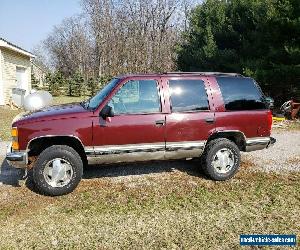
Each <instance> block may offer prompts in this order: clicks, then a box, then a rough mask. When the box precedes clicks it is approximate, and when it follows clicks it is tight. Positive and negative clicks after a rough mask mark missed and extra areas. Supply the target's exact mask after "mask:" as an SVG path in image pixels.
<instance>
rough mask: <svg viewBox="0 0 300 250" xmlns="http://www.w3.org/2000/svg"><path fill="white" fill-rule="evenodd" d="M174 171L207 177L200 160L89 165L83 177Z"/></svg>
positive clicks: (92, 177)
mask: <svg viewBox="0 0 300 250" xmlns="http://www.w3.org/2000/svg"><path fill="white" fill-rule="evenodd" d="M174 171H180V172H185V173H187V174H189V175H191V176H197V177H200V178H205V179H206V177H205V176H204V174H203V173H202V171H201V165H200V162H199V161H197V160H190V161H186V160H176V161H175V160H174V161H150V162H134V163H118V164H107V165H89V166H86V167H85V169H84V173H83V179H94V178H103V177H122V176H132V175H140V176H142V175H149V174H157V173H163V172H174Z"/></svg>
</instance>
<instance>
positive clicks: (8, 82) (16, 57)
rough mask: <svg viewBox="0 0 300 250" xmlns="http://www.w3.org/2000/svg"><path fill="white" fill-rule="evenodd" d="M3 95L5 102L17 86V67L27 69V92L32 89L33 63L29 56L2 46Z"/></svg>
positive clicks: (7, 101) (6, 102)
mask: <svg viewBox="0 0 300 250" xmlns="http://www.w3.org/2000/svg"><path fill="white" fill-rule="evenodd" d="M1 55H2V56H1V65H2V82H3V96H4V102H5V104H8V103H9V101H10V98H11V89H12V88H14V87H16V68H17V67H21V68H24V69H25V74H26V78H27V84H28V86H27V94H28V91H30V89H31V63H30V58H29V57H28V56H25V55H22V54H19V53H17V52H14V51H12V50H9V49H5V48H1Z"/></svg>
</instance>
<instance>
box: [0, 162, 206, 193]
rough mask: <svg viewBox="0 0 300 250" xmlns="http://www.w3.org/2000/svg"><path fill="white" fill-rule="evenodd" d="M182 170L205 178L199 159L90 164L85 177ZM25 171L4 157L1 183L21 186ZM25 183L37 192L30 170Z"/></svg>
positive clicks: (85, 170)
mask: <svg viewBox="0 0 300 250" xmlns="http://www.w3.org/2000/svg"><path fill="white" fill-rule="evenodd" d="M174 171H180V172H185V173H187V174H189V175H191V176H197V177H199V178H205V179H206V176H205V175H203V173H202V171H201V166H200V162H199V161H197V160H190V161H186V160H176V161H175V160H174V161H150V162H134V163H118V164H106V165H88V166H86V167H85V168H84V172H83V177H82V178H83V179H98V178H105V177H106V178H109V177H122V176H124V177H125V176H138V175H139V176H144V175H151V174H158V173H164V172H165V173H168V172H174ZM24 175H25V171H24V170H23V169H16V168H13V167H11V166H9V164H8V163H7V161H6V160H5V159H4V160H3V161H2V163H1V168H0V184H3V185H9V186H13V187H20V184H19V181H20V180H24ZM25 185H26V186H27V188H29V189H30V190H31V191H33V192H37V190H36V188H35V187H34V184H33V182H32V171H28V175H27V178H26V180H25Z"/></svg>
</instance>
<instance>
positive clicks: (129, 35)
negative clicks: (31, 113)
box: [34, 0, 300, 105]
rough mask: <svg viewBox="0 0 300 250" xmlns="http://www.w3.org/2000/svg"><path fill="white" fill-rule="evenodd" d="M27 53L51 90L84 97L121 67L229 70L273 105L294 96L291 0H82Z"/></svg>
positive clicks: (296, 22) (297, 19)
mask: <svg viewBox="0 0 300 250" xmlns="http://www.w3.org/2000/svg"><path fill="white" fill-rule="evenodd" d="M81 6H82V13H80V14H78V15H76V16H73V17H70V18H68V19H66V20H64V21H63V22H62V23H61V24H60V25H59V26H56V27H54V29H53V32H52V33H51V34H49V36H48V37H47V38H46V39H45V41H43V43H42V44H41V46H40V47H39V48H38V49H36V50H35V51H34V52H35V53H36V54H38V57H37V61H39V62H40V63H43V64H46V65H47V66H48V67H49V68H51V70H52V73H50V74H48V76H47V82H48V85H49V89H50V91H52V93H54V94H59V87H60V86H67V89H68V91H67V94H68V95H86V94H87V95H92V94H94V93H95V91H96V90H97V89H99V84H100V83H104V82H105V81H106V80H107V79H109V78H110V77H112V76H115V75H118V74H124V73H137V72H140V73H146V72H166V71H174V70H181V71H221V72H237V73H242V74H244V75H246V76H251V77H253V78H255V79H256V80H257V81H258V82H259V84H260V85H261V86H262V88H263V90H264V92H265V93H266V94H267V95H270V96H272V97H273V98H274V99H275V103H276V104H277V105H279V104H281V103H282V102H283V101H284V100H286V99H288V98H290V97H291V96H294V97H296V98H298V99H299V98H300V2H299V0H206V1H203V2H200V3H199V2H198V3H197V2H195V1H193V0H177V1H176V0H137V1H136V0H118V1H115V0H82V1H81Z"/></svg>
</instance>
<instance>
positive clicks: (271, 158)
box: [243, 130, 300, 172]
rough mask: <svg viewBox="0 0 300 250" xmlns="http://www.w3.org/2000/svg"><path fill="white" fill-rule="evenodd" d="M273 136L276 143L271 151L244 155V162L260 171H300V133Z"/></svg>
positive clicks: (274, 134)
mask: <svg viewBox="0 0 300 250" xmlns="http://www.w3.org/2000/svg"><path fill="white" fill-rule="evenodd" d="M272 136H273V137H274V138H275V139H276V143H275V144H274V146H273V147H271V148H269V149H264V150H259V151H253V152H249V153H243V160H245V159H246V160H249V161H251V162H253V163H254V164H255V167H256V168H257V169H258V170H262V171H267V172H269V171H275V172H289V171H300V131H296V130H295V131H278V130H276V131H275V132H273V134H272Z"/></svg>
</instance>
